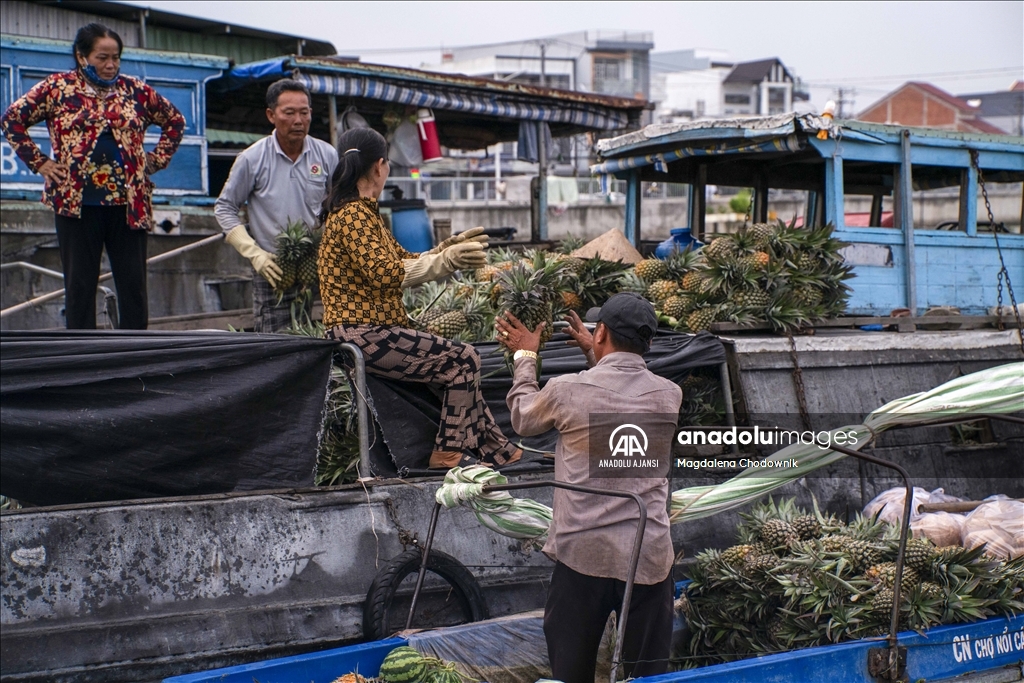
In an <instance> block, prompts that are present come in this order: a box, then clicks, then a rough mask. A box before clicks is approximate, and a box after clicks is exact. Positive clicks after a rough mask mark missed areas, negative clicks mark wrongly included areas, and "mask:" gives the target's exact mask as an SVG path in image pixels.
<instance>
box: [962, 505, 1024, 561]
mask: <svg viewBox="0 0 1024 683" xmlns="http://www.w3.org/2000/svg"><path fill="white" fill-rule="evenodd" d="M985 500H986V501H989V502H986V503H984V504H982V505H979V506H978V507H976V508H975V509H974V510H973V511H971V513H970V514H968V515H967V518H966V519H965V520H964V525H963V536H962V538H963V545H964V547H965V548H977V547H978V546H979V545H981V544H982V543H984V544H986V548H985V552H986V553H988V554H989V555H992V556H993V557H999V558H1002V559H1011V558H1014V557H1020V556H1021V555H1024V503H1022V502H1021V501H1019V500H1013V499H1012V498H1008V497H1007V496H1001V495H1000V496H990V497H988V498H986V499H985Z"/></svg>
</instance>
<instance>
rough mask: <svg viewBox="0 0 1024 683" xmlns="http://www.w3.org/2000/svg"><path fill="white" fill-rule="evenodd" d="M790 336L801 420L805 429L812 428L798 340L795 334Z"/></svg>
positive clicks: (790, 353) (790, 349)
mask: <svg viewBox="0 0 1024 683" xmlns="http://www.w3.org/2000/svg"><path fill="white" fill-rule="evenodd" d="M786 336H787V337H789V357H790V358H791V359H792V360H793V385H794V386H795V387H796V400H797V403H799V404H800V421H801V422H803V423H804V429H811V416H810V414H809V413H808V412H807V393H806V392H805V391H804V373H803V370H801V369H800V361H798V360H797V357H796V340H794V339H793V334H792V333H789V334H787V335H786Z"/></svg>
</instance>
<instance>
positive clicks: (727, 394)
mask: <svg viewBox="0 0 1024 683" xmlns="http://www.w3.org/2000/svg"><path fill="white" fill-rule="evenodd" d="M718 377H719V381H720V382H721V384H722V400H723V401H725V424H727V425H728V426H730V427H735V426H736V414H735V412H733V406H732V385H731V384H730V383H729V364H728V363H722V364H721V365H719V366H718ZM732 452H733V454H737V455H738V454H739V452H740V446H739V444H736V443H734V444H733V445H732Z"/></svg>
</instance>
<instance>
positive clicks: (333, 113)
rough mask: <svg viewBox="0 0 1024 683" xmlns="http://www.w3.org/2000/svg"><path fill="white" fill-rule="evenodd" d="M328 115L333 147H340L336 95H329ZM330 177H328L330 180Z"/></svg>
mask: <svg viewBox="0 0 1024 683" xmlns="http://www.w3.org/2000/svg"><path fill="white" fill-rule="evenodd" d="M327 116H328V117H329V121H330V123H329V125H330V126H331V147H334V148H335V149H337V148H338V98H337V96H335V95H328V96H327ZM329 181H330V179H329V178H328V182H329Z"/></svg>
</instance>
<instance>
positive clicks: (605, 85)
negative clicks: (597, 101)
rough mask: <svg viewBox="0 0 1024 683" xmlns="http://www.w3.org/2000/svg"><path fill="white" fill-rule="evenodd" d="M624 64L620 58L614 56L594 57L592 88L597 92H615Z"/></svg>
mask: <svg viewBox="0 0 1024 683" xmlns="http://www.w3.org/2000/svg"><path fill="white" fill-rule="evenodd" d="M624 71H625V65H624V64H623V62H622V60H621V59H616V58H614V57H595V58H594V90H595V91H597V92H609V91H611V92H615V91H617V90H618V89H619V82H620V81H621V80H622V76H623V72H624Z"/></svg>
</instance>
